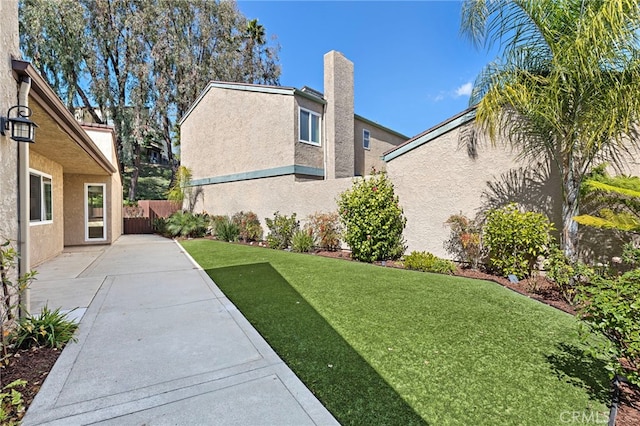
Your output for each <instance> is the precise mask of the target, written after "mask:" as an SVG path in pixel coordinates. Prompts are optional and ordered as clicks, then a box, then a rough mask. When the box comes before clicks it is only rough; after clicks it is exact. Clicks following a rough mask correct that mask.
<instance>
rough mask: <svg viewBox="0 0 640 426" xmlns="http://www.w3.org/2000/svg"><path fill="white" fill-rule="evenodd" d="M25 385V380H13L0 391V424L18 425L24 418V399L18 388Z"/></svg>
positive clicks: (7, 425)
mask: <svg viewBox="0 0 640 426" xmlns="http://www.w3.org/2000/svg"><path fill="white" fill-rule="evenodd" d="M26 384H27V382H26V381H25V380H15V381H13V382H11V383H9V384H8V385H6V386H5V387H3V388H2V389H1V390H0V424H1V425H6V426H14V425H18V424H20V420H21V419H22V417H23V416H24V413H25V407H24V398H23V397H22V393H21V392H20V391H19V390H18V388H20V387H22V388H24V386H25V385H26Z"/></svg>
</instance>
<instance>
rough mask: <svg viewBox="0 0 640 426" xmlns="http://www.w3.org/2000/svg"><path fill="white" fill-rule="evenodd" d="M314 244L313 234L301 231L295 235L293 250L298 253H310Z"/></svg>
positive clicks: (292, 241) (292, 243) (292, 244)
mask: <svg viewBox="0 0 640 426" xmlns="http://www.w3.org/2000/svg"><path fill="white" fill-rule="evenodd" d="M314 243H315V238H313V233H311V232H309V230H306V229H305V230H302V229H299V230H297V231H296V232H295V234H293V238H292V239H291V248H292V249H293V251H295V252H296V253H308V252H310V251H311V249H312V248H313V246H314Z"/></svg>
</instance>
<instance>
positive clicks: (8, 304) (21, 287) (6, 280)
mask: <svg viewBox="0 0 640 426" xmlns="http://www.w3.org/2000/svg"><path fill="white" fill-rule="evenodd" d="M17 262H18V252H17V251H16V249H15V248H13V247H11V242H10V241H8V240H7V241H5V242H4V243H3V244H2V245H1V246H0V278H1V279H2V294H0V297H1V299H2V305H1V306H0V343H1V344H2V357H1V359H2V360H4V359H6V357H7V355H8V353H7V348H8V346H9V345H8V340H7V338H8V336H9V333H10V331H11V329H12V328H13V327H14V326H15V321H16V318H17V314H18V311H19V310H20V309H21V297H22V294H23V293H24V291H25V290H26V289H27V288H28V287H29V285H30V284H31V282H32V281H33V280H34V279H35V276H36V274H37V272H36V271H30V272H27V273H26V274H23V275H19V276H18V275H17V274H16V273H15V271H14V269H15V267H16V263H17ZM14 277H15V279H14Z"/></svg>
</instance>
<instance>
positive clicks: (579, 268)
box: [544, 245, 595, 305]
mask: <svg viewBox="0 0 640 426" xmlns="http://www.w3.org/2000/svg"><path fill="white" fill-rule="evenodd" d="M544 269H545V271H546V273H547V278H548V279H550V280H551V281H553V282H554V283H555V284H556V285H557V286H558V288H559V290H560V293H562V296H563V297H564V298H565V300H566V301H567V302H569V303H570V304H571V305H574V304H575V303H576V285H577V284H579V283H583V284H584V283H588V282H590V281H591V280H592V278H593V277H594V275H595V272H594V271H593V270H592V269H591V268H589V267H588V266H587V265H585V264H584V263H582V262H575V263H572V262H571V261H570V260H569V259H568V258H567V256H565V255H564V253H563V252H562V250H560V249H559V248H558V246H556V245H554V246H552V247H551V248H550V249H549V254H548V255H547V258H546V260H545V263H544Z"/></svg>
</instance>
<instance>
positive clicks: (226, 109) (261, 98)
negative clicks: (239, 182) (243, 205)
mask: <svg viewBox="0 0 640 426" xmlns="http://www.w3.org/2000/svg"><path fill="white" fill-rule="evenodd" d="M294 108H295V107H294V97H293V96H292V95H278V94H268V93H259V92H249V91H243V90H231V89H221V88H215V87H213V88H211V89H210V90H209V92H208V93H207V94H206V95H205V96H204V97H203V99H202V100H201V101H200V103H199V104H198V106H197V108H195V109H194V110H193V111H192V112H191V113H190V115H189V116H188V117H187V119H186V120H185V121H184V122H183V123H182V126H181V144H182V146H181V162H182V164H184V165H186V166H187V167H189V168H190V169H191V172H192V176H193V178H194V179H199V178H206V177H212V176H224V175H229V174H234V173H241V172H247V171H254V170H264V169H270V168H275V167H282V166H291V165H293V163H294V136H295V130H294V120H293V117H294Z"/></svg>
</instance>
